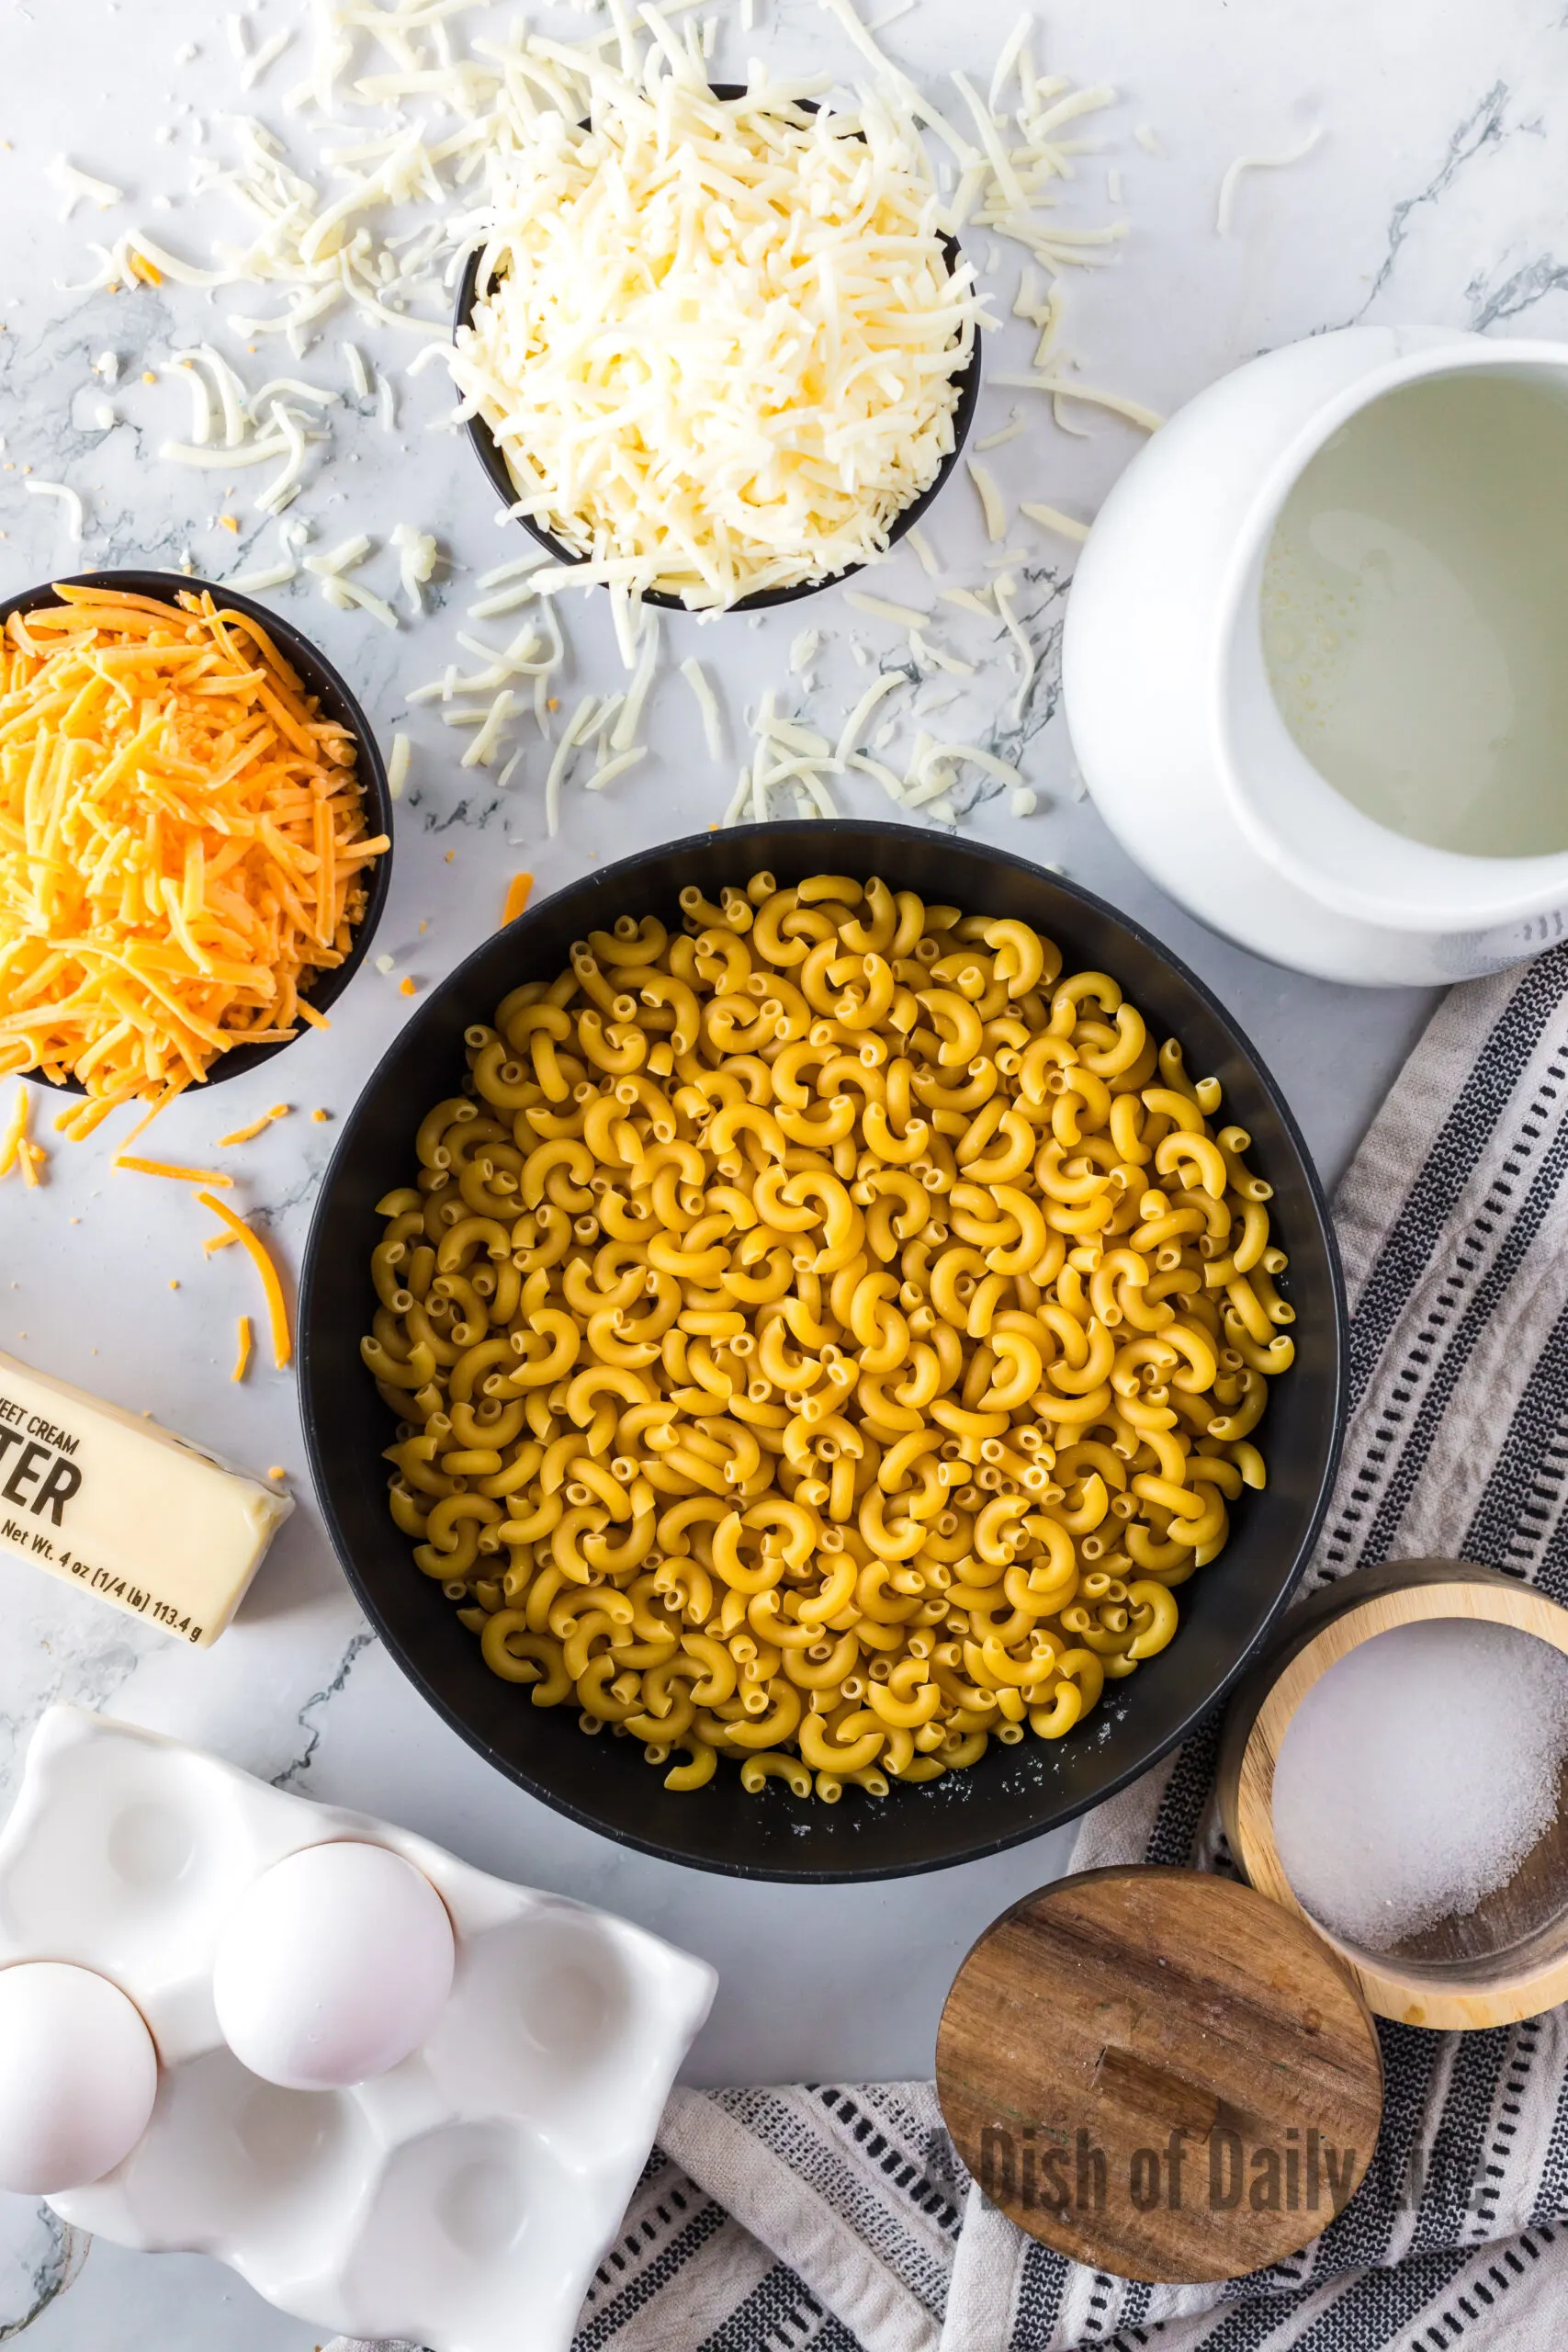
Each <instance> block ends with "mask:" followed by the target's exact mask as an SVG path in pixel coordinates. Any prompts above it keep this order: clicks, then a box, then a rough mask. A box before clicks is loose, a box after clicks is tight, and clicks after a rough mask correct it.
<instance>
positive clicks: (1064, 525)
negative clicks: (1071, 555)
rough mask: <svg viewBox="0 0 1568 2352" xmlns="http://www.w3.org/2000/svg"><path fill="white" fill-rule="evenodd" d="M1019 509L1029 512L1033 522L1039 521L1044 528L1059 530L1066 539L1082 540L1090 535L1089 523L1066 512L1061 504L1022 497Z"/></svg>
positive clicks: (1023, 512) (1022, 512) (1026, 513)
mask: <svg viewBox="0 0 1568 2352" xmlns="http://www.w3.org/2000/svg"><path fill="white" fill-rule="evenodd" d="M1018 511H1019V513H1020V514H1021V515H1028V517H1029V519H1030V521H1031V522H1032V523H1038V524H1039V525H1040V526H1042V528H1043V529H1044V530H1047V531H1055V532H1057V533H1058V534H1059V535H1060V537H1063V538H1064V539H1080V540H1081V539H1087V538H1088V537H1089V525H1088V524H1087V523H1080V522H1079V521H1078V520H1077V516H1076V515H1064V514H1063V512H1062V510H1061V508H1060V507H1059V506H1044V505H1042V504H1041V503H1040V502H1039V500H1038V499H1029V498H1021V499H1020V501H1019V504H1018Z"/></svg>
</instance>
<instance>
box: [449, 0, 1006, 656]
mask: <svg viewBox="0 0 1568 2352" xmlns="http://www.w3.org/2000/svg"><path fill="white" fill-rule="evenodd" d="M644 21H645V22H646V23H648V24H649V28H650V29H651V30H652V31H653V33H654V35H655V41H656V47H657V49H658V50H659V51H660V52H662V53H661V54H658V55H656V57H655V58H654V59H653V61H652V62H650V65H649V70H648V73H647V74H646V76H645V79H644V82H643V85H642V86H640V87H638V86H637V85H633V84H631V83H629V82H628V81H627V80H626V78H625V77H624V76H623V75H622V74H621V73H620V72H619V71H617V70H615V69H612V68H611V67H610V66H609V65H608V64H603V65H601V64H600V63H599V62H597V61H596V60H592V59H590V60H589V62H586V63H584V64H582V65H581V72H582V74H583V75H584V78H585V80H586V81H587V83H588V85H589V92H590V97H591V102H592V128H591V129H589V130H581V129H580V128H579V127H577V126H576V125H575V124H573V123H570V122H569V121H568V120H567V119H565V116H564V114H557V113H548V114H526V115H525V114H524V113H523V111H522V109H521V108H519V109H518V110H517V112H516V115H515V118H514V121H513V138H514V141H515V148H514V153H513V156H512V158H511V161H510V165H509V167H508V168H507V169H505V170H502V167H501V166H500V165H497V167H496V169H495V172H494V174H493V175H492V187H491V197H490V200H489V204H488V206H487V208H486V211H485V213H484V214H483V216H482V217H481V224H480V225H481V226H482V228H483V231H484V232H485V233H484V242H483V247H482V255H481V263H480V272H481V279H482V280H483V281H484V282H486V283H488V285H489V288H490V290H489V292H488V293H487V294H485V295H484V296H483V297H482V298H481V299H480V300H479V302H478V303H477V304H476V305H475V309H474V313H473V320H472V323H471V325H470V326H468V327H466V328H464V329H462V330H460V331H459V334H458V336H457V345H456V349H455V350H454V352H453V353H452V355H451V360H450V365H451V368H452V373H453V376H454V378H455V379H456V381H457V385H458V388H459V390H460V391H461V392H462V394H463V409H462V412H461V413H463V414H465V415H466V414H469V413H476V412H477V413H479V414H481V415H482V416H483V417H484V418H485V420H486V422H487V423H488V424H489V425H490V427H491V431H492V433H494V434H495V435H496V436H497V439H498V440H499V442H500V445H501V447H502V451H503V453H504V455H505V457H506V459H507V462H508V465H509V466H510V469H511V471H512V474H513V481H515V483H516V486H517V492H518V502H519V505H520V507H521V509H522V510H523V511H524V512H525V513H526V514H528V515H530V516H531V517H532V518H533V520H534V521H535V522H536V523H538V524H540V525H541V526H544V527H546V528H547V529H548V530H549V531H550V532H551V533H552V535H553V536H555V537H558V538H559V539H560V540H561V541H562V542H563V544H564V545H566V546H568V547H570V548H571V549H572V550H573V552H574V553H576V554H580V555H582V556H585V557H588V558H591V559H592V560H591V561H590V562H588V563H586V564H584V565H583V566H582V567H581V569H580V570H577V571H571V572H569V573H566V574H565V575H563V576H562V577H561V578H560V579H559V580H551V581H550V582H549V583H548V584H549V586H551V587H554V586H557V585H567V584H572V585H581V586H591V585H592V584H594V583H595V582H597V581H600V580H604V579H613V578H619V579H623V580H625V581H626V582H628V584H632V585H636V586H638V587H641V588H645V589H647V588H654V587H657V588H658V589H660V591H661V592H663V593H665V594H675V595H678V596H680V597H681V598H682V601H683V602H684V603H686V604H687V605H690V606H691V607H693V608H694V609H712V608H714V607H716V606H723V605H729V604H733V603H734V602H735V601H736V600H737V599H738V598H739V597H740V596H742V595H745V594H750V593H753V592H755V591H758V590H762V589H771V588H781V587H788V586H794V585H795V584H797V583H799V582H804V581H808V580H818V579H824V578H828V577H830V576H832V575H833V574H835V573H838V572H840V571H845V570H846V569H848V568H849V567H851V566H852V565H854V564H859V563H864V562H866V561H868V560H871V559H873V558H874V557H875V556H876V555H878V554H879V553H881V552H882V551H883V550H884V549H885V548H886V545H887V534H888V531H889V528H890V526H891V525H892V524H893V522H894V521H895V520H896V519H897V515H898V514H899V512H900V511H901V510H902V509H903V508H904V507H906V506H908V504H909V503H911V502H912V501H913V500H914V499H915V498H917V497H918V496H919V494H920V492H922V491H924V490H925V489H927V488H928V487H929V486H930V484H931V481H933V480H934V479H935V477H936V474H937V471H938V469H939V468H940V467H941V465H942V460H943V458H945V457H946V456H947V455H948V454H949V452H950V451H951V449H952V447H953V411H954V408H955V406H956V402H957V397H958V390H957V381H956V379H957V377H958V376H959V375H960V374H961V373H962V372H963V370H964V368H967V366H968V364H969V361H970V357H971V354H972V350H973V345H974V337H975V332H976V323H977V320H978V317H979V305H978V301H977V299H976V293H975V289H974V284H973V276H972V273H971V271H970V270H969V268H968V266H967V265H963V266H961V268H960V270H959V272H958V273H957V274H956V275H954V276H950V274H949V271H948V266H947V262H946V258H945V255H944V253H943V249H942V243H941V239H940V232H939V228H938V223H937V210H938V206H937V198H936V192H935V188H934V186H933V184H932V181H931V173H930V168H929V165H928V164H927V162H926V158H925V154H924V151H923V149H922V148H921V146H920V144H919V139H918V137H917V135H916V131H915V126H914V122H913V120H912V119H911V117H910V116H909V115H908V114H907V113H903V112H900V111H897V110H895V109H894V107H892V105H891V104H890V102H889V100H888V99H887V97H886V96H883V95H880V94H877V93H873V92H863V93H861V94H860V105H859V109H858V111H857V113H856V114H855V115H853V116H839V115H834V114H832V113H829V112H823V113H820V114H818V115H816V116H815V117H808V116H805V115H802V114H801V113H800V111H799V109H798V108H797V107H795V104H794V102H793V98H792V96H791V94H790V88H789V85H780V87H779V88H778V90H777V92H776V94H775V93H774V92H773V90H772V89H771V88H770V86H769V85H768V83H767V81H766V79H765V77H764V76H763V75H762V74H761V69H758V71H757V74H756V75H755V76H754V79H753V83H752V85H751V90H750V94H749V95H748V96H747V97H746V98H744V99H742V100H739V101H735V102H728V103H727V102H720V101H717V100H715V99H714V98H713V97H712V96H711V94H710V93H709V92H708V90H707V88H706V86H705V83H704V82H703V80H702V79H701V76H700V72H699V70H698V68H697V67H696V66H695V65H694V62H693V61H692V60H691V59H690V58H689V57H688V56H686V55H685V54H684V53H683V52H682V51H679V50H678V49H677V50H673V51H671V50H670V49H669V48H668V47H667V46H666V43H667V39H668V37H667V36H666V37H665V38H664V39H662V40H661V39H660V19H659V17H658V16H657V14H656V12H655V11H654V10H652V9H648V10H645V11H644ZM549 46H550V52H551V59H552V62H557V49H556V45H555V44H550V45H549ZM586 55H587V52H578V56H579V58H582V57H585V56H586ZM671 157H673V158H675V159H677V160H676V168H674V169H673V170H672V169H671ZM694 187H703V188H704V189H705V190H706V191H708V192H709V193H708V195H707V198H706V200H705V201H704V202H702V203H700V204H693V203H692V202H691V200H690V197H689V193H688V192H689V191H690V190H691V189H692V188H694ZM652 416H657V418H658V420H659V430H658V432H657V434H656V435H649V433H648V432H647V430H646V427H645V424H644V422H643V420H645V419H646V418H649V417H652ZM612 567H613V568H612Z"/></svg>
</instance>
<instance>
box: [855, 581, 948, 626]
mask: <svg viewBox="0 0 1568 2352" xmlns="http://www.w3.org/2000/svg"><path fill="white" fill-rule="evenodd" d="M844 602H845V604H846V605H853V606H854V608H855V610H856V612H857V613H868V614H869V615H870V616H871V618H872V619H873V620H874V621H891V622H892V623H893V625H894V627H895V628H926V627H927V626H928V624H929V623H930V620H931V615H930V613H921V612H917V610H916V609H915V607H914V605H893V604H889V603H888V601H887V599H886V596H867V595H863V594H862V593H861V591H860V590H859V589H858V588H847V589H846V590H845V591H844Z"/></svg>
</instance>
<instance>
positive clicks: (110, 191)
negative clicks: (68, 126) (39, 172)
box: [44, 155, 125, 220]
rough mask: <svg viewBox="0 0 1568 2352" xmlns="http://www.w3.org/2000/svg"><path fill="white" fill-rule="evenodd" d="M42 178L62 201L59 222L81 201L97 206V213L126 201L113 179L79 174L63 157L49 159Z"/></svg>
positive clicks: (73, 165)
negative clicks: (63, 200) (59, 195)
mask: <svg viewBox="0 0 1568 2352" xmlns="http://www.w3.org/2000/svg"><path fill="white" fill-rule="evenodd" d="M44 177H45V178H46V179H47V180H49V182H50V183H51V186H52V187H57V188H58V189H59V190H60V192H61V194H62V196H63V197H64V198H65V205H64V209H63V210H62V213H61V215H60V217H61V219H62V220H70V218H71V215H72V214H73V212H74V211H75V209H76V207H77V206H78V205H79V204H81V203H82V202H84V200H85V202H87V203H88V204H96V206H97V208H98V210H99V211H100V212H107V210H108V209H109V208H110V206H111V205H115V204H123V203H124V201H125V190H124V189H123V188H122V187H115V185H114V183H113V181H112V180H98V179H95V178H94V177H93V175H92V173H91V172H83V171H78V169H77V168H76V165H75V164H73V163H72V162H71V160H70V158H69V156H66V155H56V156H54V157H52V158H51V161H50V162H49V163H48V164H46V165H45V167H44Z"/></svg>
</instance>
